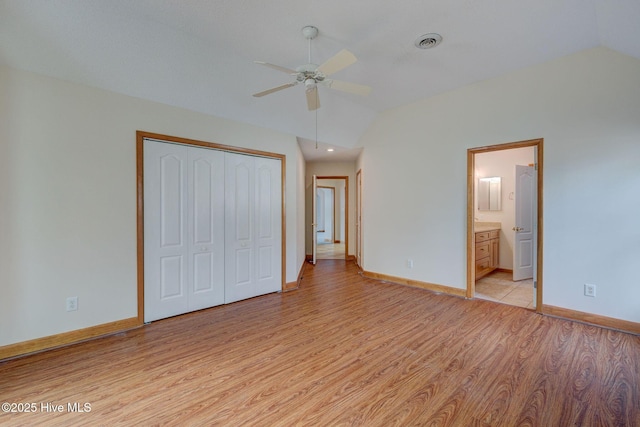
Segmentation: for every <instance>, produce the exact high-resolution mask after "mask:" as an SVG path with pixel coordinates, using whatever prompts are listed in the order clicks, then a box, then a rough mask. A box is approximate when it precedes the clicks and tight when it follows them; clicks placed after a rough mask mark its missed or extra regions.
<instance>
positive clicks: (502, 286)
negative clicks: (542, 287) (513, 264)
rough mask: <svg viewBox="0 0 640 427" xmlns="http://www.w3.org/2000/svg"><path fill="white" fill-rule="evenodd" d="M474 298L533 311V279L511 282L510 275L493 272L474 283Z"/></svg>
mask: <svg viewBox="0 0 640 427" xmlns="http://www.w3.org/2000/svg"><path fill="white" fill-rule="evenodd" d="M476 298H480V299H485V300H489V301H498V302H502V303H505V304H510V305H517V306H518V307H526V308H531V309H533V279H527V280H521V281H518V282H514V281H512V273H511V272H505V271H495V272H493V273H491V274H489V275H487V276H485V277H483V278H482V279H480V280H478V281H476Z"/></svg>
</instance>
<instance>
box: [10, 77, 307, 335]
mask: <svg viewBox="0 0 640 427" xmlns="http://www.w3.org/2000/svg"><path fill="white" fill-rule="evenodd" d="M0 94H1V95H2V97H1V100H0V112H2V114H1V116H0V120H2V122H1V123H0V124H1V126H0V129H1V130H0V138H1V140H0V147H1V148H0V150H2V152H1V154H2V155H1V156H0V171H1V172H0V174H2V175H1V177H2V180H1V181H0V182H1V183H0V188H1V190H2V195H1V196H0V197H1V198H0V231H1V232H2V236H1V239H0V286H1V289H2V295H1V296H0V325H1V328H0V345H6V344H11V343H16V342H21V341H26V340H30V339H34V338H39V337H43V336H48V335H52V334H56V333H61V332H66V331H70V330H76V329H81V328H85V327H89V326H94V325H98V324H103V323H108V322H112V321H116V320H121V319H127V318H131V317H135V316H136V315H137V301H136V289H137V285H136V140H135V138H136V133H135V132H136V130H145V131H150V132H156V133H160V134H167V135H173V136H180V137H185V138H191V139H198V140H204V141H210V142H216V143H221V144H226V145H232V146H237V147H245V148H251V149H257V150H263V151H270V152H276V153H280V154H285V155H286V189H287V191H286V199H285V203H286V218H287V221H286V245H287V254H286V263H287V269H286V274H285V276H286V281H287V282H294V281H295V280H296V278H297V275H298V271H299V268H300V266H301V265H302V262H303V260H304V248H303V247H300V245H301V243H302V242H303V241H304V240H303V239H304V236H299V235H298V234H299V232H300V230H303V229H304V214H303V212H302V211H300V208H301V207H304V205H303V204H302V203H304V201H302V202H301V201H299V200H298V198H299V197H300V194H304V193H303V192H304V165H301V161H302V155H301V153H300V149H299V147H298V144H297V143H296V138H295V137H294V136H292V135H285V134H282V133H279V132H274V131H270V130H266V129H262V128H258V127H255V126H250V125H246V124H242V123H238V122H233V121H229V120H225V119H220V118H216V117H212V116H207V115H204V114H199V113H195V112H192V111H187V110H184V109H179V108H173V107H169V106H166V105H162V104H158V103H153V102H148V101H143V100H140V99H136V98H132V97H127V96H123V95H119V94H115V93H110V92H107V91H102V90H97V89H93V88H88V87H85V86H80V85H74V84H69V83H66V82H62V81H60V80H55V79H51V78H47V77H42V76H38V75H35V74H31V73H27V72H22V71H17V70H13V69H8V68H4V67H0ZM68 296H78V297H79V310H78V311H76V312H69V313H67V312H66V311H65V300H66V298H67V297H68Z"/></svg>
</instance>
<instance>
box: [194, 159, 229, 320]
mask: <svg viewBox="0 0 640 427" xmlns="http://www.w3.org/2000/svg"><path fill="white" fill-rule="evenodd" d="M188 148H189V150H188V159H189V169H188V174H187V176H188V185H187V188H188V189H189V191H190V192H189V203H188V206H189V208H188V222H189V232H188V233H187V236H188V238H189V258H188V259H189V272H190V274H189V278H190V286H189V287H188V288H187V289H188V292H189V298H188V300H189V304H188V305H189V307H188V308H189V311H194V310H200V309H202V308H207V307H213V306H215V305H220V304H224V153H222V152H220V151H215V150H208V149H204V148H196V147H188Z"/></svg>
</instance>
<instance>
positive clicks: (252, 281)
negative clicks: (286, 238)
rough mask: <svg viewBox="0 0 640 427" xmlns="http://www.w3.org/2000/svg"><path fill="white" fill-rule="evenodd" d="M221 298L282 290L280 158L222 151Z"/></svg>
mask: <svg viewBox="0 0 640 427" xmlns="http://www.w3.org/2000/svg"><path fill="white" fill-rule="evenodd" d="M225 158H226V169H225V173H226V193H225V212H226V216H225V221H226V233H225V235H226V238H225V254H226V256H225V276H226V279H225V283H226V286H225V302H226V303H230V302H234V301H238V300H241V299H246V298H251V297H254V296H258V295H263V294H267V293H270V292H277V291H278V290H280V289H281V277H282V276H281V259H282V258H281V256H282V254H281V245H282V237H281V236H282V232H281V224H282V221H281V216H282V207H281V196H282V195H281V193H282V187H281V180H282V178H281V162H280V160H277V159H267V158H261V157H252V156H245V155H240V154H234V153H225Z"/></svg>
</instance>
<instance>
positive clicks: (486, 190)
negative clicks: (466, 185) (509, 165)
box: [478, 176, 502, 211]
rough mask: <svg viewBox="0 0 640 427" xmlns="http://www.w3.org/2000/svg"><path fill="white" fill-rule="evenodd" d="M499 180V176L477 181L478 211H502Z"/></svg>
mask: <svg viewBox="0 0 640 427" xmlns="http://www.w3.org/2000/svg"><path fill="white" fill-rule="evenodd" d="M500 187H501V179H500V177H499V176H493V177H488V178H480V179H478V210H479V211H499V210H501V209H502V207H501V206H500V202H501V200H502V194H501V189H500Z"/></svg>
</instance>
